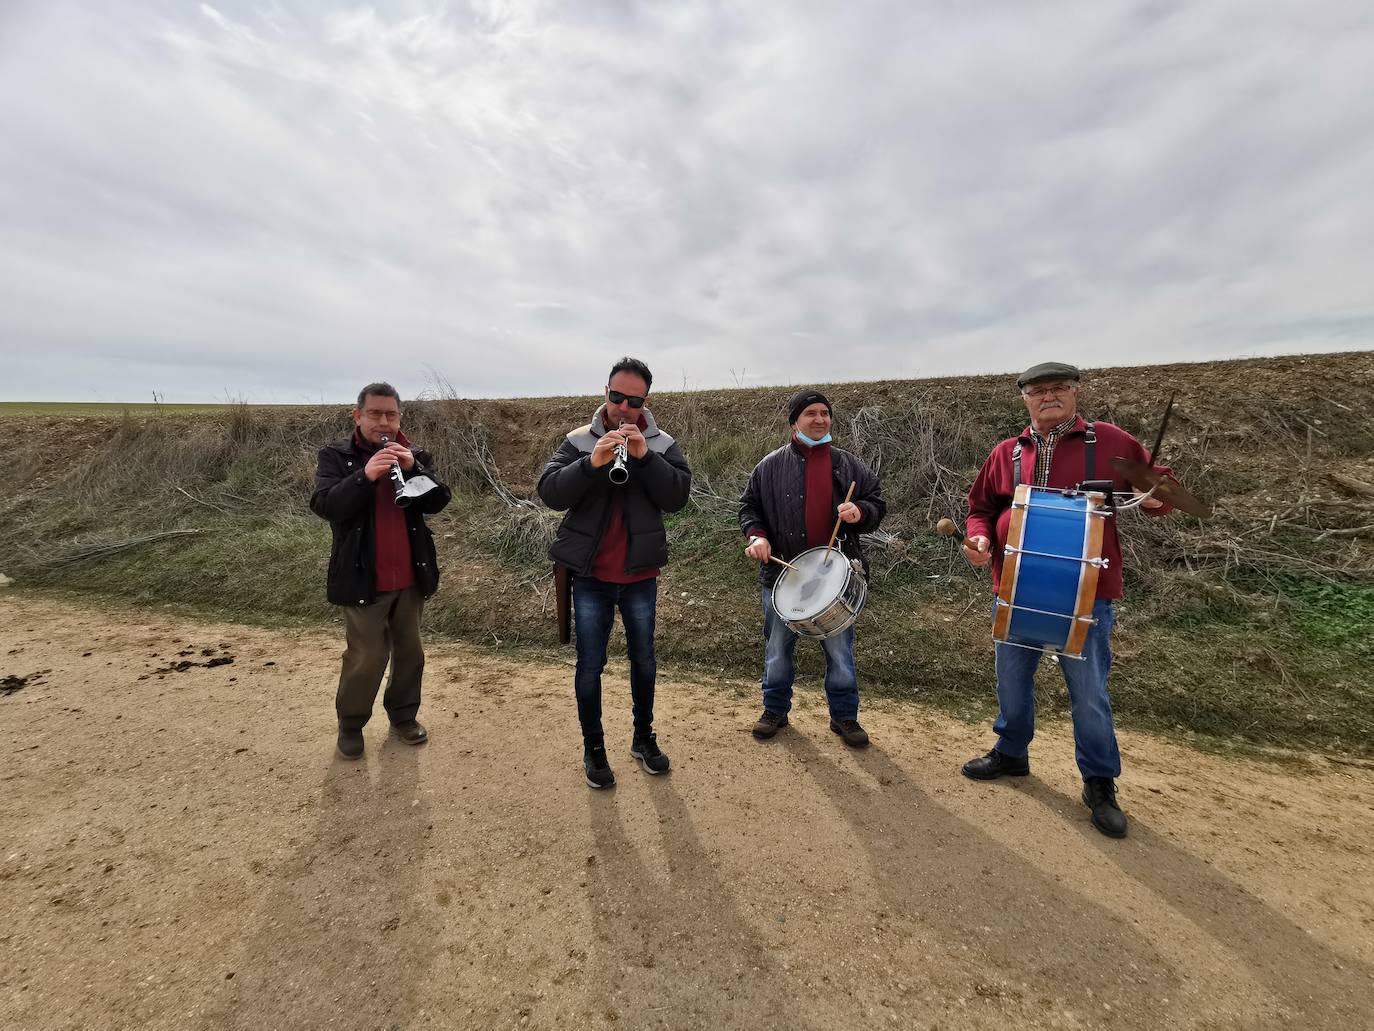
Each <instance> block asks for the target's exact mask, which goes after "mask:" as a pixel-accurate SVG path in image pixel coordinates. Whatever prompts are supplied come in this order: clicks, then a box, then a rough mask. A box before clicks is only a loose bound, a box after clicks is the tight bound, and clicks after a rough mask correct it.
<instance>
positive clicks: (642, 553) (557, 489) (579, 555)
mask: <svg viewBox="0 0 1374 1031" xmlns="http://www.w3.org/2000/svg"><path fill="white" fill-rule="evenodd" d="M601 416H602V409H600V408H598V409H597V412H596V416H595V417H594V418H593V419H592V421H591V422H590V423H588V424H587V425H586V426H580V427H578V428H577V429H575V430H573V431H572V432H571V433H569V434H568V435H567V437H566V438H565V439H564V440H563V443H561V444H559V445H558V450H557V451H555V452H554V454H553V458H551V459H550V460H549V464H548V465H546V466H544V472H543V473H542V474H541V475H540V477H539V497H540V498H542V499H543V501H544V504H546V505H548V506H549V507H550V508H552V509H554V510H555V511H557V512H563V511H566V512H567V513H568V514H567V515H566V516H564V517H563V521H562V522H561V523H559V525H558V533H557V534H556V535H555V536H554V539H553V545H552V546H551V547H550V548H549V557H550V558H552V559H553V560H554V561H555V562H557V563H559V564H560V565H564V566H567V567H568V568H569V569H571V570H572V571H573V572H574V573H578V574H580V575H582V576H586V575H588V574H589V573H590V572H591V569H592V562H593V560H595V558H596V553H597V551H598V549H599V548H600V547H601V535H602V534H603V533H605V532H606V524H607V523H608V522H609V521H610V516H611V498H612V496H613V492H615V491H620V492H621V493H623V494H624V496H625V529H626V531H627V533H628V534H629V544H628V547H627V549H626V552H625V572H626V573H638V572H642V571H643V570H646V569H659V568H662V567H663V566H665V565H667V564H668V534H667V532H666V531H665V530H664V528H663V513H664V512H677V511H678V510H680V509H681V508H683V506H685V505H686V504H687V499H688V497H689V496H690V495H691V491H692V470H691V469H689V468H688V467H687V459H686V458H684V457H683V455H682V450H681V449H680V448H679V447H678V446H677V443H676V442H675V441H674V440H673V438H672V437H670V436H668V434H666V433H664V432H663V431H662V430H660V429H659V428H658V424H657V423H656V422H654V417H653V415H652V414H650V412H649V410H648V409H647V408H646V409H644V431H643V432H644V443H645V444H647V445H648V448H649V450H648V452H647V453H646V454H645V455H644V457H643V458H631V459H630V460H629V463H628V464H627V468H628V469H629V472H630V478H629V480H628V481H627V482H626V483H624V484H621V485H619V486H617V485H616V484H614V483H612V482H611V480H610V469H611V466H610V463H607V464H606V465H603V466H602V467H601V468H600V469H594V468H592V462H591V457H590V456H591V453H592V449H593V448H595V447H596V442H597V440H598V439H600V438H601V437H602V436H603V435H604V434H605V432H606V427H605V424H604V423H602V421H601Z"/></svg>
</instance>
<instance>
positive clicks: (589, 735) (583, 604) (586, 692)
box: [572, 576, 658, 748]
mask: <svg viewBox="0 0 1374 1031" xmlns="http://www.w3.org/2000/svg"><path fill="white" fill-rule="evenodd" d="M572 595H573V619H574V626H575V628H576V633H577V675H576V677H575V678H574V680H573V687H574V689H575V690H576V692H577V718H578V720H579V721H580V722H581V723H582V741H583V744H584V745H586V746H587V747H588V748H597V747H601V746H602V745H603V744H604V741H605V736H604V734H603V732H602V729H601V671H602V670H603V669H605V668H606V645H607V643H608V642H609V641H610V639H611V627H612V625H614V623H615V610H616V608H617V607H619V609H620V621H621V623H623V624H624V626H625V647H626V651H627V652H629V656H630V698H631V699H632V701H633V704H634V724H635V734H637V735H638V734H648V733H650V732H651V731H652V730H653V729H654V680H655V678H656V677H657V675H658V665H657V663H656V662H655V660H654V616H655V613H656V612H657V610H658V580H657V579H656V578H655V579H653V580H641V581H640V582H639V583H635V584H613V583H607V582H606V581H605V580H598V579H596V578H595V577H591V576H575V577H573V588H572Z"/></svg>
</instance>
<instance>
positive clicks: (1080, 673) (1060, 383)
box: [963, 362, 1172, 838]
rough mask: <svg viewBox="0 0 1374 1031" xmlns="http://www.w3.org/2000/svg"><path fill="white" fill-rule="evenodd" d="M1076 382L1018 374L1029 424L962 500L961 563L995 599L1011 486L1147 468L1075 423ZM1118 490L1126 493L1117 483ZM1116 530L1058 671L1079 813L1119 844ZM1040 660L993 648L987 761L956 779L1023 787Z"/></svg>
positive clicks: (1161, 506) (1151, 505)
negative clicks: (988, 579)
mask: <svg viewBox="0 0 1374 1031" xmlns="http://www.w3.org/2000/svg"><path fill="white" fill-rule="evenodd" d="M1078 381H1079V374H1078V370H1077V369H1076V368H1074V367H1073V366H1072V365H1065V364H1063V363H1062V362H1045V363H1043V364H1041V365H1036V366H1034V367H1033V368H1030V369H1027V370H1026V371H1025V372H1023V373H1022V374H1021V376H1020V378H1019V379H1017V381H1016V385H1017V387H1019V388H1020V391H1021V400H1022V401H1023V402H1025V405H1026V410H1027V411H1028V412H1029V413H1030V418H1031V424H1030V426H1028V427H1027V428H1026V429H1024V430H1022V431H1021V433H1020V435H1019V436H1016V437H1011V438H1009V439H1007V440H1004V441H1002V442H1001V443H1000V444H998V445H997V446H996V447H995V448H993V450H992V454H990V455H989V456H988V458H987V461H985V462H984V463H983V468H982V469H981V470H980V471H979V473H978V478H977V479H976V480H974V481H973V487H972V489H970V490H969V495H968V508H969V514H968V527H967V534H968V537H967V539H966V541H965V543H964V555H965V557H967V558H968V560H969V561H970V562H971V563H973V564H974V565H975V566H986V565H988V564H989V563H991V565H992V590H993V593H994V594H996V593H997V590H998V588H999V586H1000V583H1001V576H1002V552H1003V548H1004V547H1005V545H1006V542H1007V531H1008V526H1009V524H1010V521H1011V503H1012V496H1013V495H1014V494H1015V492H1016V487H1017V484H1019V483H1029V484H1033V485H1035V486H1037V487H1052V488H1056V489H1060V490H1065V489H1069V488H1072V487H1076V486H1077V485H1078V484H1079V483H1081V482H1083V481H1084V480H1092V479H1098V478H1102V479H1106V478H1108V477H1109V476H1110V475H1111V473H1112V467H1111V464H1110V459H1112V458H1116V457H1120V458H1130V459H1133V460H1135V461H1138V462H1145V461H1146V460H1147V459H1148V457H1149V456H1148V455H1147V454H1146V452H1145V449H1144V448H1143V447H1141V445H1140V442H1139V441H1138V440H1136V439H1135V438H1134V437H1132V436H1131V435H1130V434H1129V433H1127V432H1126V431H1125V430H1123V429H1120V428H1119V427H1116V426H1113V425H1112V424H1111V423H1106V422H1084V420H1083V418H1082V416H1080V415H1079V414H1078ZM1163 471H1165V472H1167V470H1163ZM1116 489H1118V490H1129V489H1130V487H1129V485H1128V484H1125V483H1124V482H1118V483H1117V484H1116ZM1141 507H1142V508H1144V509H1147V510H1149V511H1150V514H1151V515H1164V514H1165V513H1167V512H1170V511H1172V508H1171V507H1170V506H1168V505H1166V504H1165V503H1164V502H1162V501H1160V500H1159V499H1158V498H1150V499H1149V500H1147V501H1145V502H1144V503H1143V504H1142V506H1141ZM1116 522H1117V520H1116V519H1105V520H1103V524H1104V528H1103V534H1102V557H1103V558H1104V559H1106V560H1107V564H1106V566H1105V567H1103V568H1102V569H1101V570H1100V571H1099V572H1098V577H1097V599H1096V601H1095V602H1094V604H1093V612H1092V614H1093V619H1094V620H1096V622H1095V624H1094V625H1093V627H1092V629H1091V630H1089V632H1088V639H1087V643H1086V644H1085V645H1084V647H1083V658H1082V659H1064V660H1062V661H1061V662H1060V663H1059V668H1060V669H1061V670H1062V671H1063V673H1064V680H1065V681H1066V682H1067V684H1068V687H1069V700H1070V703H1071V706H1072V712H1073V736H1074V745H1075V751H1076V755H1077V759H1078V770H1079V773H1081V774H1082V776H1083V803H1084V804H1085V805H1086V806H1087V807H1088V808H1089V809H1091V810H1092V823H1093V826H1094V827H1096V828H1097V829H1098V830H1099V831H1101V832H1102V833H1103V834H1106V835H1108V836H1109V837H1113V838H1124V837H1125V836H1126V824H1127V821H1126V814H1125V813H1123V812H1122V811H1121V808H1120V806H1118V805H1117V802H1116V778H1117V777H1119V776H1120V775H1121V753H1120V751H1119V750H1118V749H1117V744H1116V730H1115V728H1114V727H1113V724H1112V703H1111V699H1110V698H1109V697H1108V695H1107V673H1108V672H1109V671H1110V670H1111V665H1112V652H1111V633H1112V625H1113V623H1114V622H1115V621H1116V612H1115V608H1114V606H1113V602H1114V601H1115V600H1116V599H1118V598H1120V597H1121V596H1122V578H1121V543H1120V541H1119V540H1118V538H1117V528H1116ZM994 541H995V542H996V546H995V547H994V546H993V542H994ZM1040 658H1041V655H1040V653H1039V652H1038V651H1034V650H1030V649H1027V648H1020V647H1017V646H1015V645H1009V644H1002V643H998V644H997V645H996V659H995V664H996V671H997V704H998V713H997V721H996V722H995V723H994V724H993V727H992V729H993V731H994V732H995V733H996V734H997V744H996V745H995V746H994V747H993V749H992V750H991V751H990V752H988V753H987V755H984V756H980V757H979V758H977V759H971V760H970V761H969V762H967V763H965V764H964V768H963V773H964V776H966V777H971V778H973V779H974V780H995V779H996V778H998V777H1003V776H1008V775H1010V776H1013V777H1023V776H1025V775H1026V774H1028V773H1029V772H1030V762H1029V760H1028V758H1027V753H1028V750H1029V748H1030V742H1031V738H1032V737H1033V736H1034V734H1035V671H1036V668H1037V667H1038V666H1039V665H1040Z"/></svg>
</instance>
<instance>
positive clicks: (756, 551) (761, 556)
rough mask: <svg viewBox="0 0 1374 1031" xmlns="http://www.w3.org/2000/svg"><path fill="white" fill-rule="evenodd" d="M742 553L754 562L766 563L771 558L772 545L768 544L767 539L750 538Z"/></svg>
mask: <svg viewBox="0 0 1374 1031" xmlns="http://www.w3.org/2000/svg"><path fill="white" fill-rule="evenodd" d="M744 553H745V554H746V555H748V556H749V557H750V558H752V559H754V560H755V561H756V562H767V561H768V560H769V559H771V558H772V557H773V545H771V544H769V543H768V538H767V537H750V538H749V546H748V547H747V548H745V549H744Z"/></svg>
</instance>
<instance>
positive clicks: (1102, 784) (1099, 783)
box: [1083, 777, 1126, 838]
mask: <svg viewBox="0 0 1374 1031" xmlns="http://www.w3.org/2000/svg"><path fill="white" fill-rule="evenodd" d="M1083 804H1084V805H1085V806H1087V807H1088V808H1089V809H1091V810H1092V811H1093V826H1094V827H1096V828H1097V829H1098V830H1100V831H1101V832H1102V833H1103V834H1105V835H1107V837H1109V838H1124V837H1125V836H1126V814H1125V813H1123V812H1122V811H1121V807H1120V806H1119V805H1117V804H1116V781H1114V780H1112V778H1111V777H1089V778H1087V779H1086V780H1085V781H1083Z"/></svg>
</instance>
